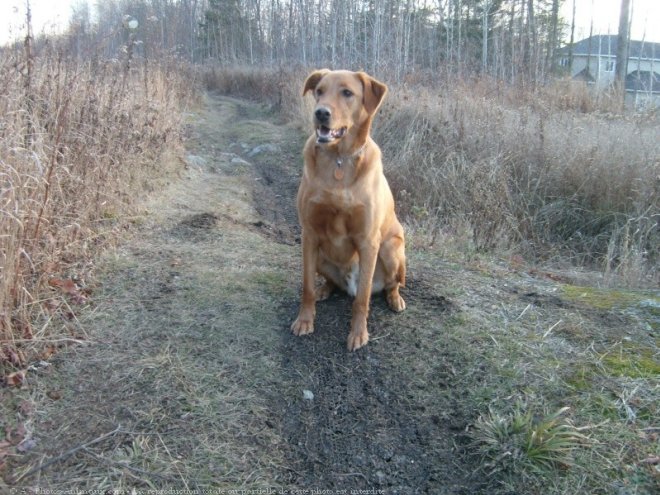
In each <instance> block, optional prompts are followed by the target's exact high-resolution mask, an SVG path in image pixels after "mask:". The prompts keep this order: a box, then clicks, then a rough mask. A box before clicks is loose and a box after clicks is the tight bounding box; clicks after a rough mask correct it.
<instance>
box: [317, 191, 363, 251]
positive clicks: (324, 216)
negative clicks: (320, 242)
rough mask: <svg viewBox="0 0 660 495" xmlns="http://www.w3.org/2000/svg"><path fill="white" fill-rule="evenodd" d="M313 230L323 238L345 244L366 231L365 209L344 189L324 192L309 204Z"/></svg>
mask: <svg viewBox="0 0 660 495" xmlns="http://www.w3.org/2000/svg"><path fill="white" fill-rule="evenodd" d="M309 208H310V211H309V219H310V221H311V224H312V228H313V229H314V231H315V232H316V233H317V235H319V236H321V237H325V238H328V239H331V240H333V241H334V242H344V241H346V240H348V239H349V238H351V237H353V236H355V235H356V234H359V233H360V232H361V231H362V230H363V229H364V217H365V207H364V205H363V204H361V203H359V202H358V201H356V200H355V198H354V197H353V195H352V194H351V192H350V191H349V190H346V189H344V188H341V189H336V190H330V191H323V192H322V193H321V194H318V195H316V197H314V198H312V199H311V201H310V202H309Z"/></svg>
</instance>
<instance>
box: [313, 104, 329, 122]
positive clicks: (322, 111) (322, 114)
mask: <svg viewBox="0 0 660 495" xmlns="http://www.w3.org/2000/svg"><path fill="white" fill-rule="evenodd" d="M314 115H315V116H316V120H318V121H319V122H322V123H325V122H328V121H329V120H330V115H331V113H330V110H328V109H327V108H325V107H319V108H317V109H316V111H315V112H314Z"/></svg>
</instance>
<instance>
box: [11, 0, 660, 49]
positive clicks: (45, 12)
mask: <svg viewBox="0 0 660 495" xmlns="http://www.w3.org/2000/svg"><path fill="white" fill-rule="evenodd" d="M80 1H81V0H31V4H32V18H33V28H34V32H35V33H40V32H42V31H45V32H46V33H52V32H54V31H57V29H58V27H59V28H61V27H64V26H66V24H67V20H68V18H69V15H70V13H71V6H72V5H73V4H76V3H78V2H80ZM573 1H574V0H564V5H563V6H562V9H561V15H562V16H563V17H564V19H565V20H566V21H568V22H570V19H571V15H572V6H573ZM632 2H633V22H632V31H631V38H632V39H638V40H641V39H642V37H643V36H645V39H646V41H654V42H657V43H660V0H632ZM575 4H576V29H575V39H576V40H580V39H583V38H586V37H588V36H589V25H590V19H591V18H592V16H593V22H594V31H593V32H594V34H607V33H608V32H609V33H610V34H616V33H617V31H618V28H619V9H620V6H621V0H575ZM24 29H25V0H0V43H5V42H7V41H9V40H11V39H13V38H15V37H20V36H22V35H23V33H24Z"/></svg>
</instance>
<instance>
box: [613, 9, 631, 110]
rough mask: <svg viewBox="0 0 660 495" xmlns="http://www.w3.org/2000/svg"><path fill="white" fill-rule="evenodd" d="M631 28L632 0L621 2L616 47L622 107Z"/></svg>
mask: <svg viewBox="0 0 660 495" xmlns="http://www.w3.org/2000/svg"><path fill="white" fill-rule="evenodd" d="M629 27H630V0H621V13H620V14H619V35H618V38H617V46H616V72H615V77H616V84H617V86H618V88H619V91H620V92H621V106H622V107H623V106H624V105H625V96H626V91H625V85H626V74H627V73H628V43H629V41H630V36H629V34H628V33H629Z"/></svg>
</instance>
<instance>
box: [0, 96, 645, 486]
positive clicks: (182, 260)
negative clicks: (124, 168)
mask: <svg viewBox="0 0 660 495" xmlns="http://www.w3.org/2000/svg"><path fill="white" fill-rule="evenodd" d="M189 118H190V123H189V128H188V139H187V143H186V153H185V162H186V166H185V170H183V171H182V172H181V176H180V177H179V178H178V179H177V180H174V181H173V182H172V183H171V184H170V185H169V186H168V187H167V188H166V189H165V190H164V191H162V192H160V193H158V194H157V195H155V196H154V197H153V198H151V199H150V200H149V201H148V202H147V203H146V204H145V206H144V209H143V214H141V215H140V216H139V217H137V218H136V219H135V226H134V228H133V229H132V231H131V232H130V233H129V234H128V235H127V238H126V239H125V240H124V241H123V242H122V243H121V244H120V245H119V246H118V247H117V248H116V249H113V250H110V251H109V252H108V253H107V254H106V255H105V256H104V257H103V259H102V260H100V262H99V267H98V270H97V272H98V281H97V282H96V283H95V285H94V287H92V288H91V289H93V290H92V296H91V300H92V304H90V307H89V308H87V309H85V310H84V311H82V312H80V314H78V315H77V320H76V322H75V328H73V329H72V330H71V332H72V335H73V334H75V335H74V336H75V337H76V340H78V341H79V342H80V343H78V344H77V345H73V346H70V347H68V348H66V349H65V350H62V351H61V352H59V353H58V354H56V356H55V357H54V358H53V359H52V360H51V361H50V362H46V363H40V364H38V365H36V366H34V367H33V369H32V371H31V372H30V375H29V377H30V378H29V381H28V384H27V386H26V387H24V388H23V389H22V390H19V391H17V392H16V393H15V394H14V395H12V396H7V397H10V400H11V401H12V403H13V411H14V413H13V414H14V415H15V422H14V424H16V425H20V428H22V430H21V431H22V433H21V434H22V435H23V437H25V438H26V439H29V440H30V442H29V443H26V442H22V443H21V445H27V446H26V447H25V448H23V450H22V451H21V452H20V455H17V456H16V457H15V458H13V459H11V465H10V467H11V469H10V470H9V471H8V472H5V473H3V479H4V481H3V482H0V489H4V488H7V489H19V488H20V489H24V490H26V491H25V493H37V491H38V490H41V489H58V490H72V489H76V490H91V489H94V490H101V492H103V493H105V492H107V493H112V490H119V492H120V493H121V490H125V491H124V492H123V493H142V492H141V490H164V489H177V490H183V491H182V492H181V493H203V491H204V490H215V491H208V493H229V490H232V489H244V490H262V491H261V492H260V493H266V492H268V490H271V492H270V493H273V491H278V492H279V493H293V492H294V490H301V491H300V492H299V493H312V490H316V493H351V490H367V492H363V493H383V494H398V493H400V494H412V493H434V494H443V493H446V494H480V493H483V494H486V493H496V492H497V490H496V489H501V488H502V487H501V484H500V480H498V479H495V478H494V477H492V476H488V475H487V473H488V470H487V469H484V466H482V465H480V460H479V459H480V458H479V457H478V456H477V455H476V452H475V444H474V438H473V437H472V436H471V435H470V432H471V428H472V427H473V426H474V424H475V422H476V421H477V418H479V416H480V415H481V414H483V413H484V412H487V411H488V408H489V407H491V405H495V406H499V407H502V408H505V407H508V404H510V403H511V402H512V401H513V400H514V399H513V398H514V397H524V396H532V394H534V393H535V391H537V390H541V389H543V391H544V393H546V394H547V395H548V397H553V396H557V397H565V395H566V390H567V389H566V386H565V385H564V383H569V382H568V380H572V379H573V378H572V377H573V375H572V374H571V373H574V372H578V371H580V370H581V371H580V372H581V373H582V375H580V376H582V377H583V378H584V376H585V375H584V373H585V371H584V367H582V368H580V369H579V370H578V369H577V368H576V370H573V368H572V366H573V363H575V366H577V365H579V360H580V359H584V352H583V351H581V352H582V354H577V351H574V349H575V348H577V347H579V346H587V344H588V342H589V341H590V339H593V338H598V339H601V340H602V341H603V342H605V341H607V339H610V340H611V341H612V342H615V341H616V340H615V339H619V334H620V328H621V327H622V326H624V325H628V328H633V326H631V324H630V321H631V320H630V317H629V316H617V315H615V314H614V313H612V312H611V311H608V310H605V309H599V308H596V307H589V308H587V307H585V306H584V304H582V303H580V304H578V303H576V302H575V300H568V299H567V298H566V297H564V296H563V295H562V293H561V292H560V291H558V289H557V284H556V283H555V282H553V281H551V280H548V279H547V278H543V277H531V276H529V275H528V274H525V273H522V272H520V271H515V270H510V269H506V268H500V267H497V266H493V265H491V266H485V265H480V264H475V265H474V266H472V267H469V268H468V267H466V266H464V265H459V264H456V263H450V262H447V261H445V260H443V259H442V258H440V257H439V256H437V255H436V254H433V253H431V252H428V251H424V250H415V249H413V248H409V250H408V273H409V277H408V284H407V287H406V288H405V289H404V290H403V291H402V295H403V297H404V298H405V299H406V302H407V306H408V307H407V309H406V311H404V312H403V313H401V314H394V313H392V312H391V311H389V309H388V308H387V304H386V302H385V300H384V298H383V297H382V296H375V297H374V298H373V300H372V307H371V313H370V316H369V320H368V325H369V330H370V341H369V344H368V345H367V346H366V347H365V348H363V349H360V350H358V351H357V352H354V353H349V352H348V351H347V350H346V347H345V345H346V337H347V334H348V330H349V321H350V309H351V300H350V298H349V297H348V296H346V295H345V294H333V295H332V296H331V297H330V298H329V299H328V300H327V301H324V302H322V303H319V305H318V307H317V317H316V323H315V332H314V333H313V334H312V335H310V336H305V337H295V336H293V335H292V334H291V333H290V331H289V327H290V325H291V322H292V321H293V320H294V318H295V316H296V314H297V310H298V298H299V293H300V285H301V277H300V268H301V266H300V265H301V254H300V239H299V237H300V231H299V228H298V225H297V215H296V211H295V206H294V205H295V194H296V190H297V187H298V182H299V178H300V174H301V171H302V158H301V149H302V145H303V142H304V136H302V135H301V133H300V131H299V130H298V129H295V128H293V127H291V126H288V125H285V124H283V123H282V122H280V121H279V118H278V116H277V114H276V113H274V112H273V111H272V110H271V109H270V108H269V107H268V106H265V105H260V104H257V103H252V102H247V101H244V100H236V99H231V98H228V97H222V96H207V97H206V99H205V105H204V109H203V110H200V111H199V112H197V113H195V114H191V115H190V116H189ZM580 297H582V296H580ZM558 320H560V321H561V322H562V324H561V325H559V324H558V323H556V322H557V321H558ZM548 329H550V330H548ZM630 331H632V330H630ZM608 332H609V333H608ZM610 335H611V337H610ZM530 336H531V337H530ZM528 337H530V338H529V339H528ZM644 338H646V339H647V340H648V338H647V337H644ZM525 339H528V340H525ZM552 339H556V340H552ZM576 356H581V357H580V358H579V359H578V358H577V357H576ZM510 357H511V359H510ZM559 357H561V358H562V359H565V362H566V363H568V364H566V365H564V366H561V367H560V366H557V365H556V363H557V362H558V361H557V359H559ZM543 359H546V360H547V362H551V363H553V364H552V366H550V367H548V368H547V369H553V370H556V373H560V375H559V378H561V379H559V378H557V379H552V380H549V379H547V378H546V374H545V369H546V368H543V366H544V364H543V363H544V361H543ZM534 366H537V367H538V370H540V371H530V370H536V369H537V368H534ZM562 380H565V382H564V381H562ZM553 394H554V395H553ZM16 428H18V426H17V427H16ZM2 483H5V485H4V486H3V485H2ZM104 490H105V491H104ZM263 490H265V491H263ZM305 490H306V492H305ZM323 490H325V492H323ZM246 493H249V492H246ZM253 493H257V491H254V492H253ZM497 493H511V492H510V491H509V492H507V491H499V492H497Z"/></svg>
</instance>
